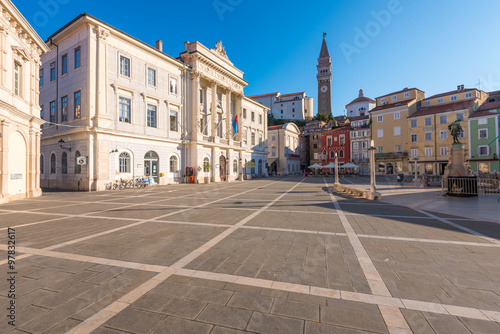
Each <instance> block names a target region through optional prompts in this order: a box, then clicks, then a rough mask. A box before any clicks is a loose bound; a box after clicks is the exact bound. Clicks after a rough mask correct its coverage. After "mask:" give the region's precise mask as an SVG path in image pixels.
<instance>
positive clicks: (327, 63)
mask: <svg viewBox="0 0 500 334" xmlns="http://www.w3.org/2000/svg"><path fill="white" fill-rule="evenodd" d="M317 68H318V74H317V75H316V78H317V79H318V113H321V114H325V115H331V114H332V92H331V80H332V58H331V57H330V54H329V53H328V47H327V46H326V33H323V44H322V45H321V51H320V53H319V58H318V66H317Z"/></svg>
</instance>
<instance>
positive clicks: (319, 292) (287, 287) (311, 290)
mask: <svg viewBox="0 0 500 334" xmlns="http://www.w3.org/2000/svg"><path fill="white" fill-rule="evenodd" d="M0 249H1V250H6V249H7V245H0ZM18 250H19V252H23V253H27V254H24V255H21V256H20V257H18V259H20V258H21V257H25V256H26V255H28V254H31V255H40V256H47V257H53V258H58V259H65V260H71V261H80V262H88V263H95V264H105V265H109V266H115V267H120V268H128V269H135V270H142V271H149V272H157V273H160V272H164V271H169V270H170V271H171V272H172V273H173V274H175V275H179V276H185V277H194V278H202V279H208V280H214V281H220V282H226V283H235V284H241V285H248V286H255V287H260V288H269V289H274V290H281V291H287V292H297V293H302V294H306V295H313V296H319V297H328V298H334V299H341V300H349V301H354V302H359V303H365V304H374V305H378V306H382V308H381V312H382V313H384V312H385V313H386V316H387V317H388V318H389V317H390V316H391V313H392V312H394V311H395V310H384V311H382V310H383V309H384V307H395V308H402V309H408V310H417V311H422V312H429V313H438V314H445V315H452V316H457V317H465V318H471V319H479V320H485V321H493V322H499V321H500V312H496V311H490V310H482V309H477V308H473V307H463V306H455V305H449V304H439V303H433V302H423V301H418V300H410V299H404V298H397V297H386V296H375V295H371V294H367V293H359V292H352V291H346V290H336V289H330V288H321V287H316V286H310V285H304V284H295V283H287V282H277V281H272V280H266V279H260V278H251V277H245V276H238V275H231V274H221V273H214V272H209V271H200V270H193V269H184V268H181V269H177V270H171V268H170V267H168V266H159V265H151V264H144V263H138V262H128V261H119V260H112V259H106V258H98V257H93V256H86V255H78V254H72V253H64V252H57V251H47V250H43V249H35V248H30V247H18ZM121 304H123V302H120V303H119V305H118V306H119V307H120V306H121ZM124 304H126V305H124V306H125V307H126V306H128V304H127V303H124ZM386 311H390V312H389V313H387V312H386ZM116 313H117V312H114V314H116ZM89 319H90V318H89ZM393 321H397V319H393Z"/></svg>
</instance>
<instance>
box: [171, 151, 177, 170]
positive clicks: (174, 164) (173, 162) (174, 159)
mask: <svg viewBox="0 0 500 334" xmlns="http://www.w3.org/2000/svg"><path fill="white" fill-rule="evenodd" d="M177 171H178V168H177V157H176V156H175V155H172V156H171V157H170V173H177Z"/></svg>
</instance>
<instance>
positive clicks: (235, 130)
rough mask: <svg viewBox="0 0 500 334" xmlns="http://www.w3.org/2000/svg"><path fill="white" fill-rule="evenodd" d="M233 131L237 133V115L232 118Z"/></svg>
mask: <svg viewBox="0 0 500 334" xmlns="http://www.w3.org/2000/svg"><path fill="white" fill-rule="evenodd" d="M233 129H234V133H238V115H236V116H234V118H233Z"/></svg>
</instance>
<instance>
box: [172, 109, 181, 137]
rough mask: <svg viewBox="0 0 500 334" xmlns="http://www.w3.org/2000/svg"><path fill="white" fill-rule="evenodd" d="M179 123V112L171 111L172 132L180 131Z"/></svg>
mask: <svg viewBox="0 0 500 334" xmlns="http://www.w3.org/2000/svg"><path fill="white" fill-rule="evenodd" d="M177 123H178V122H177V111H170V131H173V132H177V131H179V130H178V126H177Z"/></svg>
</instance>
